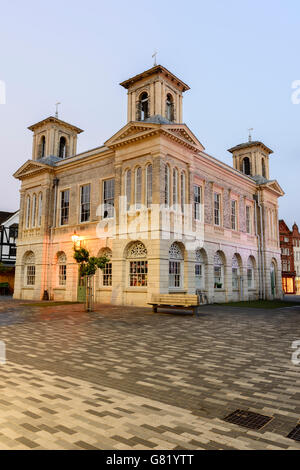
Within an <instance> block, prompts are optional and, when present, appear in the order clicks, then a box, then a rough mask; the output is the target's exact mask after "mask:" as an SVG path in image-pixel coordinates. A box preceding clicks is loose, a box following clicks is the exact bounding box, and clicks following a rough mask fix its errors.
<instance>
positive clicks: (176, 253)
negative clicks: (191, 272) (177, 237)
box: [169, 242, 184, 288]
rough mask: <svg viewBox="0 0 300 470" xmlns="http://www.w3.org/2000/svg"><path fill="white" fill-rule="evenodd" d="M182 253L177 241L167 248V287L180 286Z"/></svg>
mask: <svg viewBox="0 0 300 470" xmlns="http://www.w3.org/2000/svg"><path fill="white" fill-rule="evenodd" d="M183 259H184V258H183V254H182V250H181V248H180V246H179V245H178V243H176V242H175V243H173V244H172V245H171V247H170V250H169V287H171V288H178V287H179V288H180V287H181V286H182V281H183V279H182V274H183Z"/></svg>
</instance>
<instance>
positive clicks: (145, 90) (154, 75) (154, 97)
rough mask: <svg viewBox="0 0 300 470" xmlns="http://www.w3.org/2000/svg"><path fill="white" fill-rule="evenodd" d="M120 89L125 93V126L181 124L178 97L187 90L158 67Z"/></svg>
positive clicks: (183, 84)
mask: <svg viewBox="0 0 300 470" xmlns="http://www.w3.org/2000/svg"><path fill="white" fill-rule="evenodd" d="M120 85H121V86H122V87H124V88H125V89H126V90H128V109H127V120H128V122H131V121H146V122H157V121H163V122H165V123H170V122H171V123H182V95H183V93H184V92H185V91H187V90H189V89H190V88H189V86H188V85H186V84H185V83H184V82H183V81H182V80H180V79H179V78H177V77H176V76H175V75H173V74H172V73H171V72H169V71H168V70H167V69H166V68H165V67H163V66H162V65H155V66H154V67H152V68H151V69H149V70H146V71H145V72H143V73H140V74H139V75H136V76H134V77H132V78H129V79H128V80H125V81H124V82H122V83H120Z"/></svg>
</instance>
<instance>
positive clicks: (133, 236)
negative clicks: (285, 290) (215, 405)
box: [14, 65, 284, 306]
mask: <svg viewBox="0 0 300 470" xmlns="http://www.w3.org/2000/svg"><path fill="white" fill-rule="evenodd" d="M121 86H122V87H123V88H124V89H125V90H127V94H128V107H127V124H125V126H124V127H122V129H120V130H119V131H118V132H116V133H115V134H114V135H113V136H112V137H111V138H110V139H108V140H107V141H106V142H105V143H104V145H103V146H101V147H97V148H94V149H91V150H88V151H86V152H83V153H80V154H78V153H77V150H76V147H77V138H78V136H79V134H80V133H81V132H83V131H82V130H81V129H80V128H78V127H76V126H74V125H72V124H69V123H67V122H64V121H62V120H60V119H59V118H58V117H57V116H56V117H52V116H51V117H48V118H46V119H44V120H42V121H40V122H38V123H36V124H34V125H32V126H30V127H29V129H30V130H31V131H32V133H33V149H32V158H31V159H30V160H28V161H26V163H24V165H23V166H22V167H21V168H20V169H19V170H18V171H17V172H16V173H15V175H14V176H15V178H17V179H19V180H20V181H21V190H20V194H21V200H20V223H19V236H18V247H17V260H16V277H15V291H14V297H15V298H16V299H35V300H38V299H42V298H49V299H54V300H66V301H76V300H77V299H79V300H81V299H82V296H83V292H84V286H83V279H80V277H79V275H78V265H77V264H76V262H75V260H74V258H73V250H74V246H75V247H79V246H82V247H86V248H87V249H88V250H89V252H90V254H91V255H93V256H100V255H102V254H105V255H106V256H107V257H108V259H109V261H108V262H107V264H106V267H105V269H104V270H103V271H100V270H98V273H97V274H96V276H95V301H96V302H103V303H113V304H119V305H137V306H145V305H147V303H148V302H151V300H152V297H153V295H156V294H166V293H167V294H172V293H174V294H176V293H182V294H184V293H187V294H195V293H196V292H197V293H199V294H202V295H201V298H202V299H204V301H205V302H208V303H213V302H228V301H239V300H249V299H258V298H261V299H274V298H281V296H282V284H281V259H280V255H281V252H280V246H279V233H278V198H279V197H280V196H282V195H283V194H284V193H283V191H282V189H281V188H280V186H279V184H278V183H277V181H276V180H274V179H272V178H270V173H269V160H270V156H271V154H272V153H273V152H272V150H271V149H270V148H268V147H267V146H266V145H265V144H264V143H262V142H259V141H252V140H251V138H249V141H248V142H245V143H242V144H239V145H237V146H235V147H233V148H230V149H229V152H231V154H232V157H233V167H231V166H229V165H226V164H225V163H223V162H221V161H220V160H218V159H216V158H215V157H213V156H211V155H209V154H208V153H207V152H206V150H205V148H204V147H203V145H202V144H201V142H200V140H198V138H197V137H196V136H195V135H194V134H193V133H192V131H191V130H190V129H189V127H188V126H187V125H186V124H184V123H183V118H182V108H183V103H182V101H183V95H184V93H185V92H187V91H188V90H189V87H188V85H186V83H184V82H183V81H182V80H181V79H179V78H178V77H176V76H175V75H174V74H172V73H171V72H170V71H168V70H167V69H166V68H165V67H163V66H161V65H156V66H154V67H152V68H151V69H149V70H147V71H145V72H143V73H141V74H139V75H136V76H134V77H132V78H130V79H128V80H125V81H123V82H122V83H121Z"/></svg>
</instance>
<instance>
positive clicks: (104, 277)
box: [98, 248, 112, 287]
mask: <svg viewBox="0 0 300 470" xmlns="http://www.w3.org/2000/svg"><path fill="white" fill-rule="evenodd" d="M98 256H99V257H100V256H106V258H108V259H109V261H108V262H107V263H106V265H105V267H104V269H102V270H100V271H101V285H102V286H103V287H110V286H112V262H111V258H112V252H111V250H110V249H109V248H103V249H102V250H100V252H99V254H98Z"/></svg>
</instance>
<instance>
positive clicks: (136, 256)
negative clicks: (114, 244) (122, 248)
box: [127, 242, 148, 287]
mask: <svg viewBox="0 0 300 470" xmlns="http://www.w3.org/2000/svg"><path fill="white" fill-rule="evenodd" d="M127 259H128V263H129V286H130V287H147V284H148V260H147V249H146V247H145V245H144V244H143V243H141V242H135V243H133V244H132V245H130V247H129V249H128V251H127Z"/></svg>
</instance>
